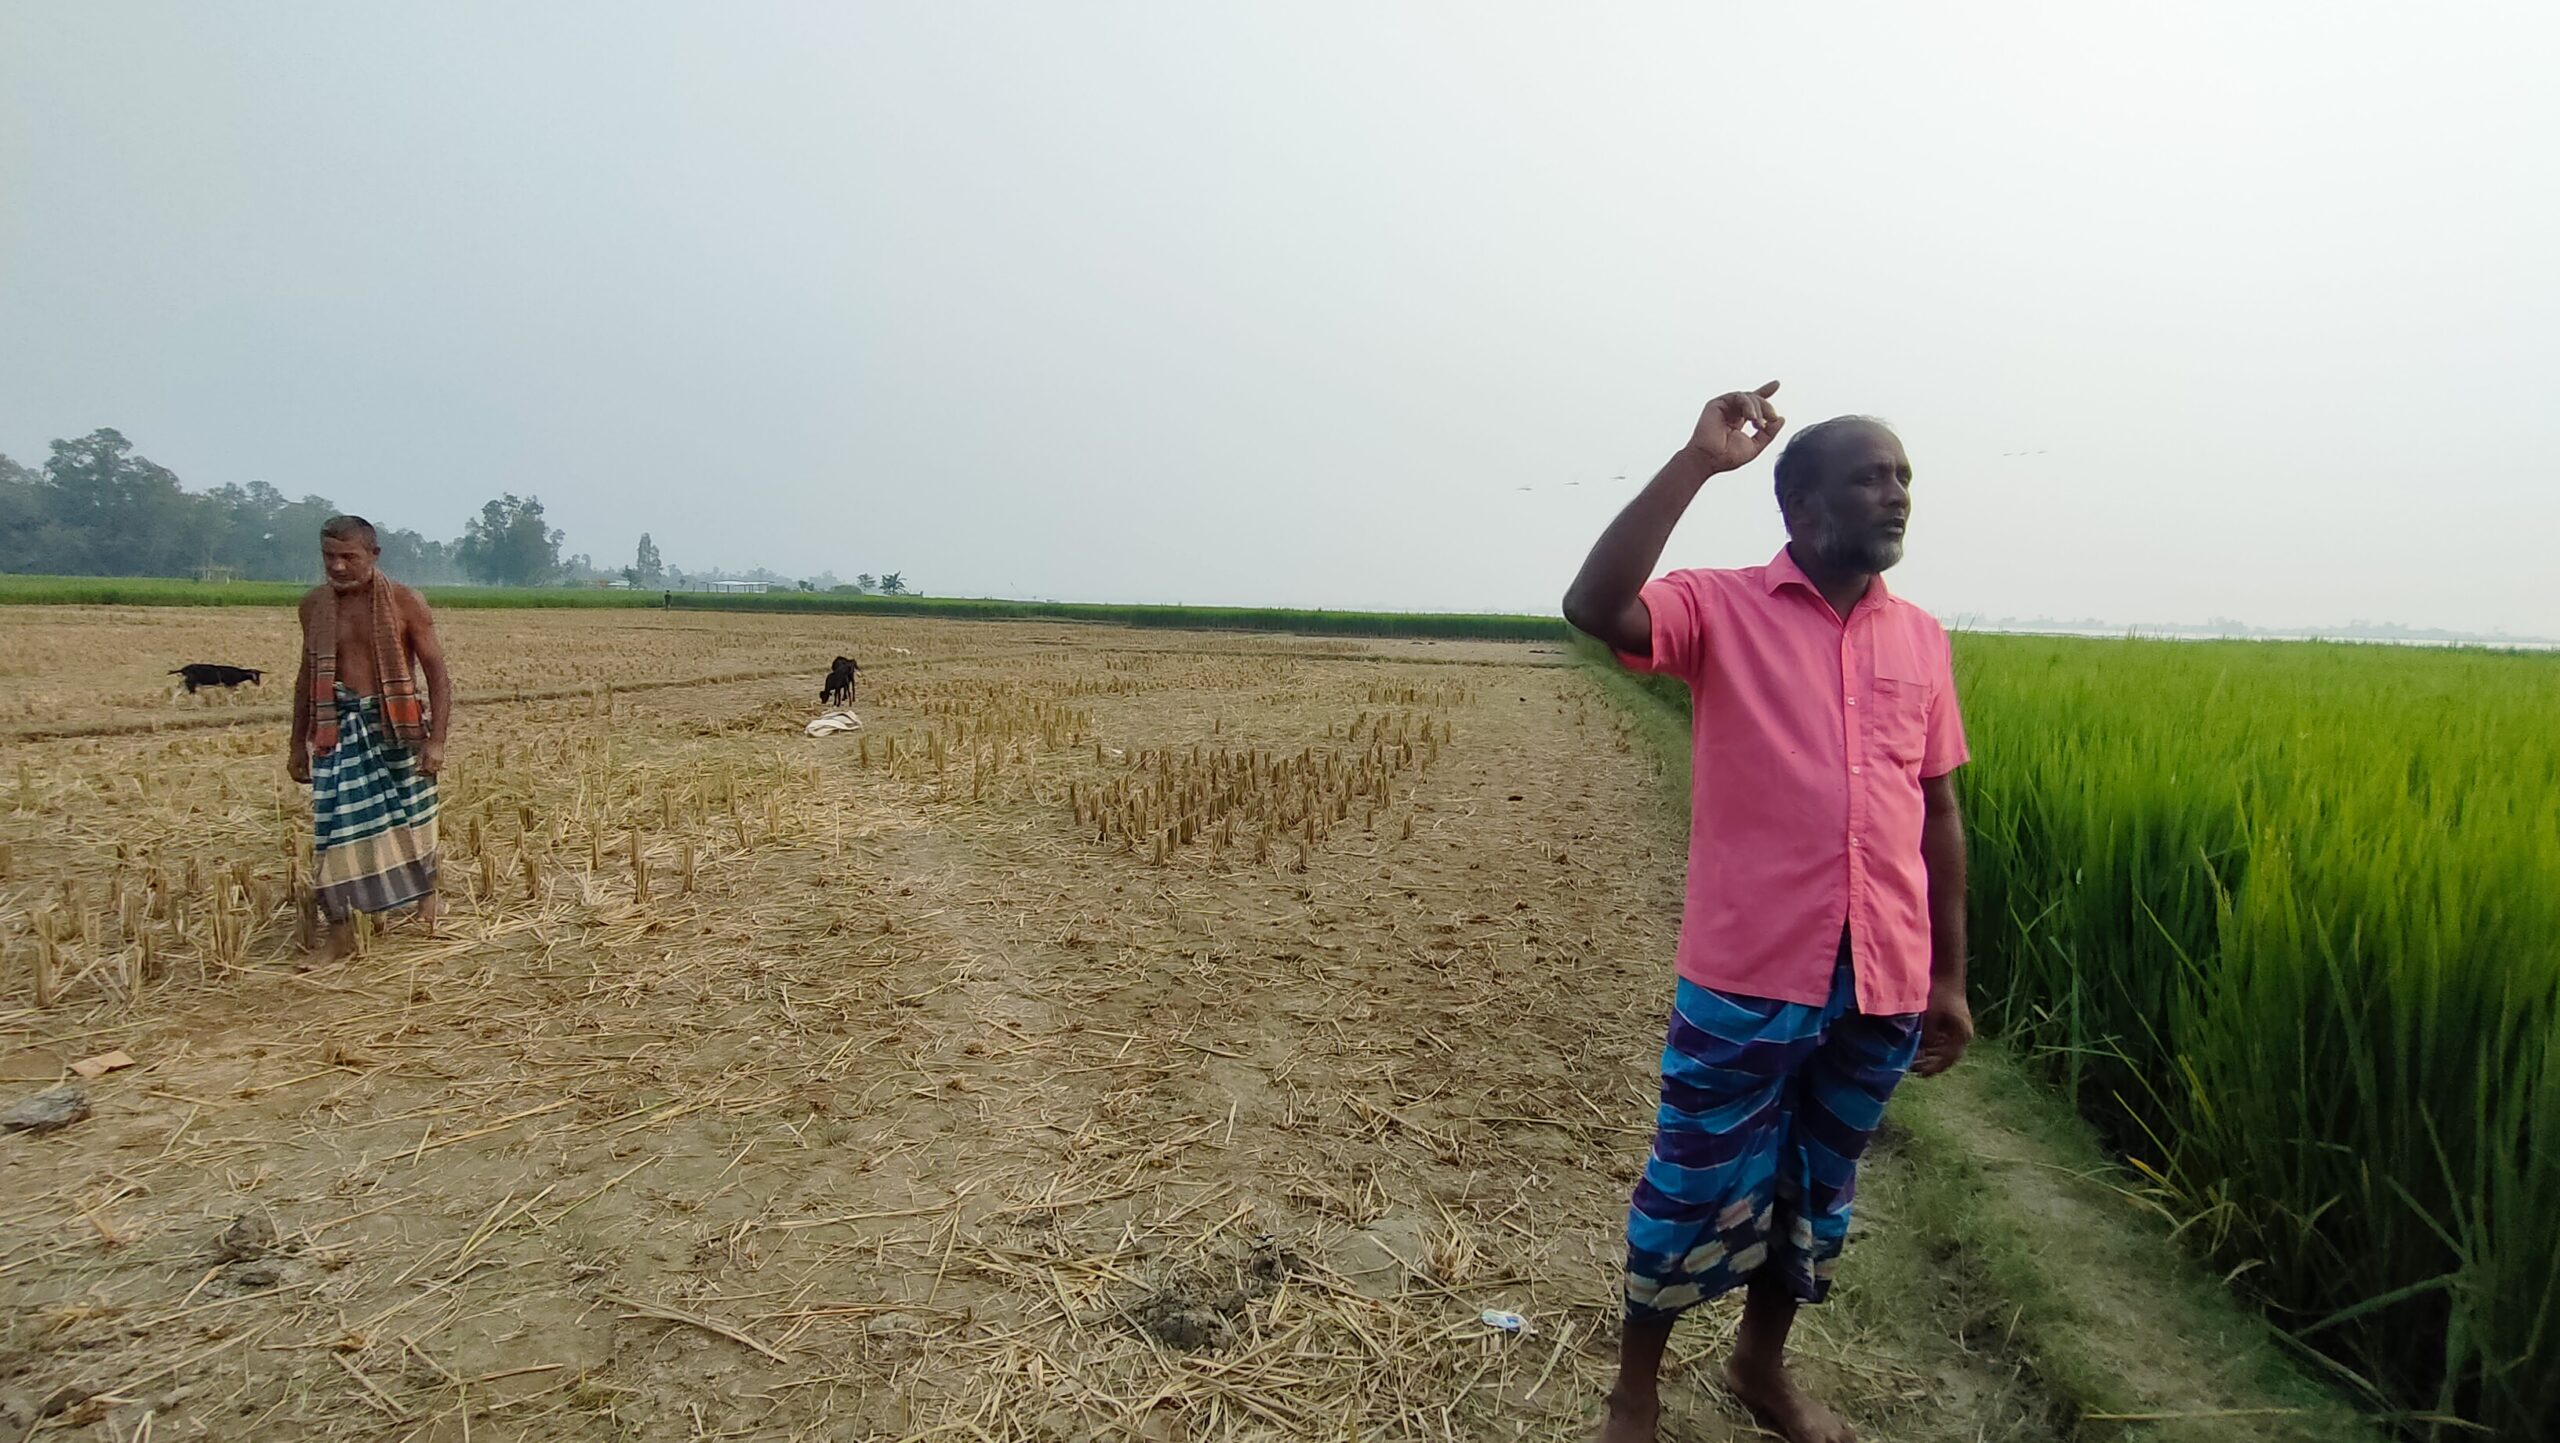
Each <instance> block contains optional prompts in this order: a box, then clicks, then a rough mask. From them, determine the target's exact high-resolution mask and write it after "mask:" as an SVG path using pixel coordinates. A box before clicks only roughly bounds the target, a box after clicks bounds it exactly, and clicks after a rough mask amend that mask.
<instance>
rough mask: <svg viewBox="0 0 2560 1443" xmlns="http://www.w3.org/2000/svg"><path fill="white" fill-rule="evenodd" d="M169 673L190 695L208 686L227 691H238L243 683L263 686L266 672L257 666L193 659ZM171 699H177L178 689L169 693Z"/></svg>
mask: <svg viewBox="0 0 2560 1443" xmlns="http://www.w3.org/2000/svg"><path fill="white" fill-rule="evenodd" d="M169 675H171V676H174V677H176V678H178V687H179V688H181V689H183V690H184V691H185V692H186V694H187V695H188V696H194V695H195V694H196V693H197V692H199V691H202V690H204V689H205V688H207V687H216V686H218V687H220V688H222V689H223V690H224V691H226V692H234V693H236V692H237V691H238V690H239V689H240V688H241V687H242V686H243V685H247V686H263V685H265V683H264V682H263V681H261V680H260V678H262V677H264V676H265V675H266V673H265V672H262V671H260V670H258V669H257V668H255V667H248V666H221V665H217V664H216V663H213V662H209V661H191V662H188V663H187V664H186V665H185V666H182V667H179V668H178V669H177V670H175V671H172V672H170V673H169ZM169 699H170V700H171V701H175V700H177V699H178V691H177V690H172V691H171V692H170V693H169Z"/></svg>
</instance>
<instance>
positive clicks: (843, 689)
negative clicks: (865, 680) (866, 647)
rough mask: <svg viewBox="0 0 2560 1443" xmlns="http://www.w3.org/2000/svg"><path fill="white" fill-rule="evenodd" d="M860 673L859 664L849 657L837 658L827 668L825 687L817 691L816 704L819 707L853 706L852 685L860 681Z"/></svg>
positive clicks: (860, 666) (860, 665) (860, 667)
mask: <svg viewBox="0 0 2560 1443" xmlns="http://www.w3.org/2000/svg"><path fill="white" fill-rule="evenodd" d="M861 672H862V664H861V663H860V662H858V661H855V660H854V659H853V658H852V657H849V656H840V657H837V658H836V664H835V665H833V666H831V667H829V668H827V681H826V685H824V686H823V687H820V688H819V689H818V704H819V705H820V706H851V705H853V688H854V683H855V682H857V681H859V680H860V679H861Z"/></svg>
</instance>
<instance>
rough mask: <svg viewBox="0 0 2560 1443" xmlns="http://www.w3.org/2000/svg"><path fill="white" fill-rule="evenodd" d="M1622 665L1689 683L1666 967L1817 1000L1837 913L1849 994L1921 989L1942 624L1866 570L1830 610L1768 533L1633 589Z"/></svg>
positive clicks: (1899, 994)
mask: <svg viewBox="0 0 2560 1443" xmlns="http://www.w3.org/2000/svg"><path fill="white" fill-rule="evenodd" d="M1644 604H1645V609H1646V610H1648V611H1650V612H1652V613H1653V654H1652V655H1651V656H1631V655H1624V654H1621V656H1620V657H1619V660H1620V661H1622V662H1623V663H1625V664H1626V665H1627V666H1629V667H1632V668H1634V669H1635V670H1638V671H1651V672H1660V673H1663V674H1664V675H1667V676H1676V677H1679V678H1680V679H1681V680H1683V681H1686V682H1687V683H1689V690H1690V694H1691V695H1692V696H1693V697H1694V698H1695V705H1694V717H1695V727H1694V729H1695V733H1696V742H1695V762H1694V765H1693V767H1692V770H1691V776H1690V784H1689V785H1690V818H1689V894H1688V904H1687V907H1686V909H1685V910H1684V911H1683V912H1682V914H1681V918H1680V953H1679V962H1678V966H1679V972H1680V975H1681V976H1683V977H1686V978H1688V979H1689V980H1690V981H1692V982H1695V983H1698V984H1699V985H1700V986H1704V987H1712V988H1715V989H1717V990H1719V991H1723V992H1735V993H1741V994H1743V995H1745V996H1750V997H1766V998H1774V999H1776V1000H1778V1001H1782V1002H1804V1003H1810V1004H1813V1005H1816V1006H1819V1005H1820V1004H1822V1003H1823V1002H1824V1001H1826V1000H1827V999H1828V998H1829V996H1830V992H1831V974H1832V968H1833V966H1834V964H1835V963H1836V962H1837V961H1838V959H1839V953H1840V931H1841V928H1842V926H1843V925H1844V924H1845V925H1846V926H1847V928H1848V931H1849V937H1850V946H1851V957H1852V960H1853V962H1854V965H1855V968H1856V972H1857V984H1858V1010H1859V1011H1861V1012H1866V1013H1869V1014H1876V1015H1883V1014H1891V1013H1902V1012H1919V1011H1923V1010H1925V1009H1926V1007H1927V1006H1928V999H1929V877H1928V868H1927V867H1926V866H1925V865H1924V864H1923V863H1922V861H1921V858H1920V828H1921V821H1922V817H1923V815H1924V812H1925V810H1926V808H1925V805H1924V804H1923V802H1922V800H1921V796H1920V779H1921V778H1922V777H1935V776H1942V775H1944V774H1946V773H1948V772H1951V771H1954V770H1955V769H1956V768H1957V767H1960V766H1962V765H1964V762H1965V758H1966V755H1967V754H1966V752H1965V745H1964V723H1963V721H1962V720H1961V719H1960V718H1958V716H1957V715H1956V683H1955V673H1954V670H1953V667H1952V665H1951V660H1950V654H1949V650H1948V646H1947V633H1946V631H1945V630H1944V629H1943V628H1941V627H1940V626H1939V625H1938V623H1937V620H1936V618H1934V617H1932V616H1930V615H1929V613H1927V612H1925V611H1922V610H1921V609H1920V608H1919V607H1917V606H1914V605H1912V604H1911V603H1910V602H1907V601H1904V600H1902V599H1901V598H1900V597H1897V596H1894V595H1892V594H1890V593H1889V592H1887V591H1886V590H1885V585H1884V580H1883V578H1882V577H1878V578H1877V579H1876V581H1875V583H1874V584H1873V585H1871V586H1869V587H1868V588H1867V594H1866V595H1865V596H1864V597H1861V598H1860V599H1859V601H1858V604H1857V605H1856V606H1853V607H1851V608H1850V610H1849V616H1848V619H1847V620H1846V621H1843V620H1842V619H1841V617H1840V615H1839V613H1837V612H1835V611H1833V610H1832V609H1831V604H1830V603H1829V602H1827V601H1824V600H1823V599H1822V594H1821V593H1820V592H1818V591H1816V590H1815V589H1814V587H1813V583H1812V582H1810V581H1807V580H1806V579H1805V574H1804V572H1803V571H1802V570H1801V569H1799V568H1798V567H1797V566H1796V563H1795V558H1793V557H1791V556H1789V555H1788V554H1787V553H1786V552H1785V551H1784V550H1781V551H1779V553H1778V554H1777V556H1776V557H1775V558H1774V559H1772V560H1771V561H1770V562H1769V564H1768V565H1766V566H1754V567H1746V568H1744V569H1741V570H1738V571H1674V572H1672V573H1671V574H1670V575H1668V576H1664V577H1662V578H1661V579H1659V580H1657V581H1654V582H1653V583H1651V584H1650V585H1648V586H1646V587H1645V589H1644Z"/></svg>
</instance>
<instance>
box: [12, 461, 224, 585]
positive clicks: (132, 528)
mask: <svg viewBox="0 0 2560 1443" xmlns="http://www.w3.org/2000/svg"><path fill="white" fill-rule="evenodd" d="M40 494H41V496H42V498H43V503H44V504H43V507H42V511H43V519H42V521H41V522H40V523H39V527H40V530H39V533H38V538H37V546H36V548H35V549H37V550H38V551H39V552H40V553H42V554H41V556H40V558H39V559H40V561H41V563H42V569H44V570H47V571H56V572H62V573H65V574H68V575H75V576H184V575H186V574H187V573H189V572H191V571H194V570H195V569H196V568H197V567H199V566H201V565H203V564H205V563H206V562H208V561H210V560H212V558H211V557H210V556H208V555H205V554H204V548H205V546H206V545H207V544H208V543H209V541H210V539H211V538H209V537H208V536H207V535H206V528H204V527H202V526H200V525H198V524H195V523H196V522H197V519H198V508H199V506H200V505H201V503H200V502H198V500H197V498H195V497H192V496H189V495H188V494H187V493H186V492H184V491H182V490H180V489H179V488H178V478H177V475H176V474H175V473H174V472H172V471H170V470H169V468H168V467H166V466H160V465H156V464H154V463H153V462H151V461H149V460H146V459H144V458H143V457H140V456H136V455H135V454H133V443H132V442H130V441H128V440H126V439H125V438H124V436H123V434H122V433H121V432H118V431H116V430H114V429H113V428H111V427H101V428H99V429H98V430H95V431H92V432H90V433H89V434H88V435H86V436H82V437H80V438H78V439H76V440H71V441H56V442H54V443H53V459H52V460H50V461H47V462H46V463H45V466H44V485H43V486H42V488H41V489H40Z"/></svg>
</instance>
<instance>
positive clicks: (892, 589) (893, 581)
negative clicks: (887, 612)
mask: <svg viewBox="0 0 2560 1443" xmlns="http://www.w3.org/2000/svg"><path fill="white" fill-rule="evenodd" d="M880 594H881V595H882V596H904V595H906V594H907V578H906V577H905V576H904V575H903V574H901V573H899V572H895V571H892V572H890V573H889V574H888V575H886V576H883V577H881V578H880Z"/></svg>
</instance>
